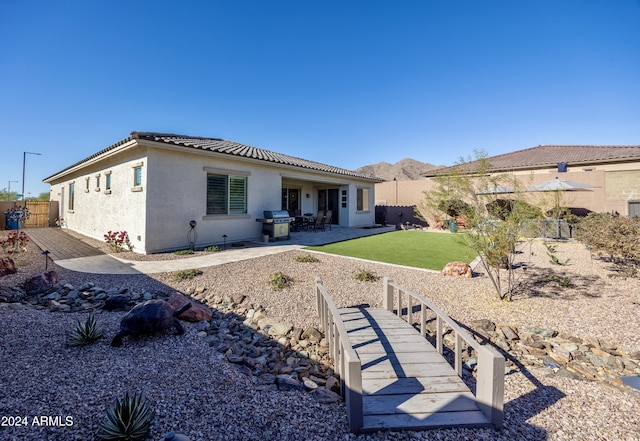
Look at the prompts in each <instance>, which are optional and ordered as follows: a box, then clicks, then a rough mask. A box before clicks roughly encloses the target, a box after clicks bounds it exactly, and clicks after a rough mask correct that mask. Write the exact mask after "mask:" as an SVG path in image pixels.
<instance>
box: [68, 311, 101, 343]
mask: <svg viewBox="0 0 640 441" xmlns="http://www.w3.org/2000/svg"><path fill="white" fill-rule="evenodd" d="M100 337H102V327H101V326H100V325H99V324H98V322H97V321H96V319H95V317H94V316H93V315H90V316H89V317H87V320H86V321H85V322H84V323H82V322H80V320H78V324H77V325H76V327H75V329H74V330H73V331H72V332H71V335H70V336H69V342H68V343H69V346H84V345H88V344H91V343H93V342H94V341H96V340H98V339H99V338H100Z"/></svg>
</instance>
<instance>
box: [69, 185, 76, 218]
mask: <svg viewBox="0 0 640 441" xmlns="http://www.w3.org/2000/svg"><path fill="white" fill-rule="evenodd" d="M75 198H76V183H75V182H71V183H69V211H73V206H74V205H75Z"/></svg>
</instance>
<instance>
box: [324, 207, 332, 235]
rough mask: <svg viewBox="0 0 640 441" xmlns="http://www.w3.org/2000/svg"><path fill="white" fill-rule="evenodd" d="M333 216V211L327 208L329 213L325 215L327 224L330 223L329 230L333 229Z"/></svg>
mask: <svg viewBox="0 0 640 441" xmlns="http://www.w3.org/2000/svg"><path fill="white" fill-rule="evenodd" d="M332 218H333V211H332V210H327V214H326V215H325V216H324V223H325V225H329V231H331V219H332Z"/></svg>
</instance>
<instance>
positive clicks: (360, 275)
mask: <svg viewBox="0 0 640 441" xmlns="http://www.w3.org/2000/svg"><path fill="white" fill-rule="evenodd" d="M353 278H354V279H356V280H359V281H360V282H376V281H377V280H378V279H379V278H380V277H379V276H378V275H377V274H376V273H375V272H372V271H367V270H364V269H361V270H358V272H357V273H356V274H355V276H353Z"/></svg>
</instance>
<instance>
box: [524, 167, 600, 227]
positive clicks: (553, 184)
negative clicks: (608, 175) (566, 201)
mask: <svg viewBox="0 0 640 441" xmlns="http://www.w3.org/2000/svg"><path fill="white" fill-rule="evenodd" d="M593 188H599V187H598V186H597V185H591V184H583V183H582V182H575V181H567V180H566V179H558V177H556V178H555V179H552V180H550V181H547V182H543V183H542V184H538V185H534V186H533V187H529V188H527V190H526V191H555V192H556V198H555V199H556V200H555V205H556V206H555V209H554V211H555V213H556V216H557V217H559V215H560V192H561V191H591V189H593ZM558 235H559V236H561V235H562V234H561V231H560V222H558Z"/></svg>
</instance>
